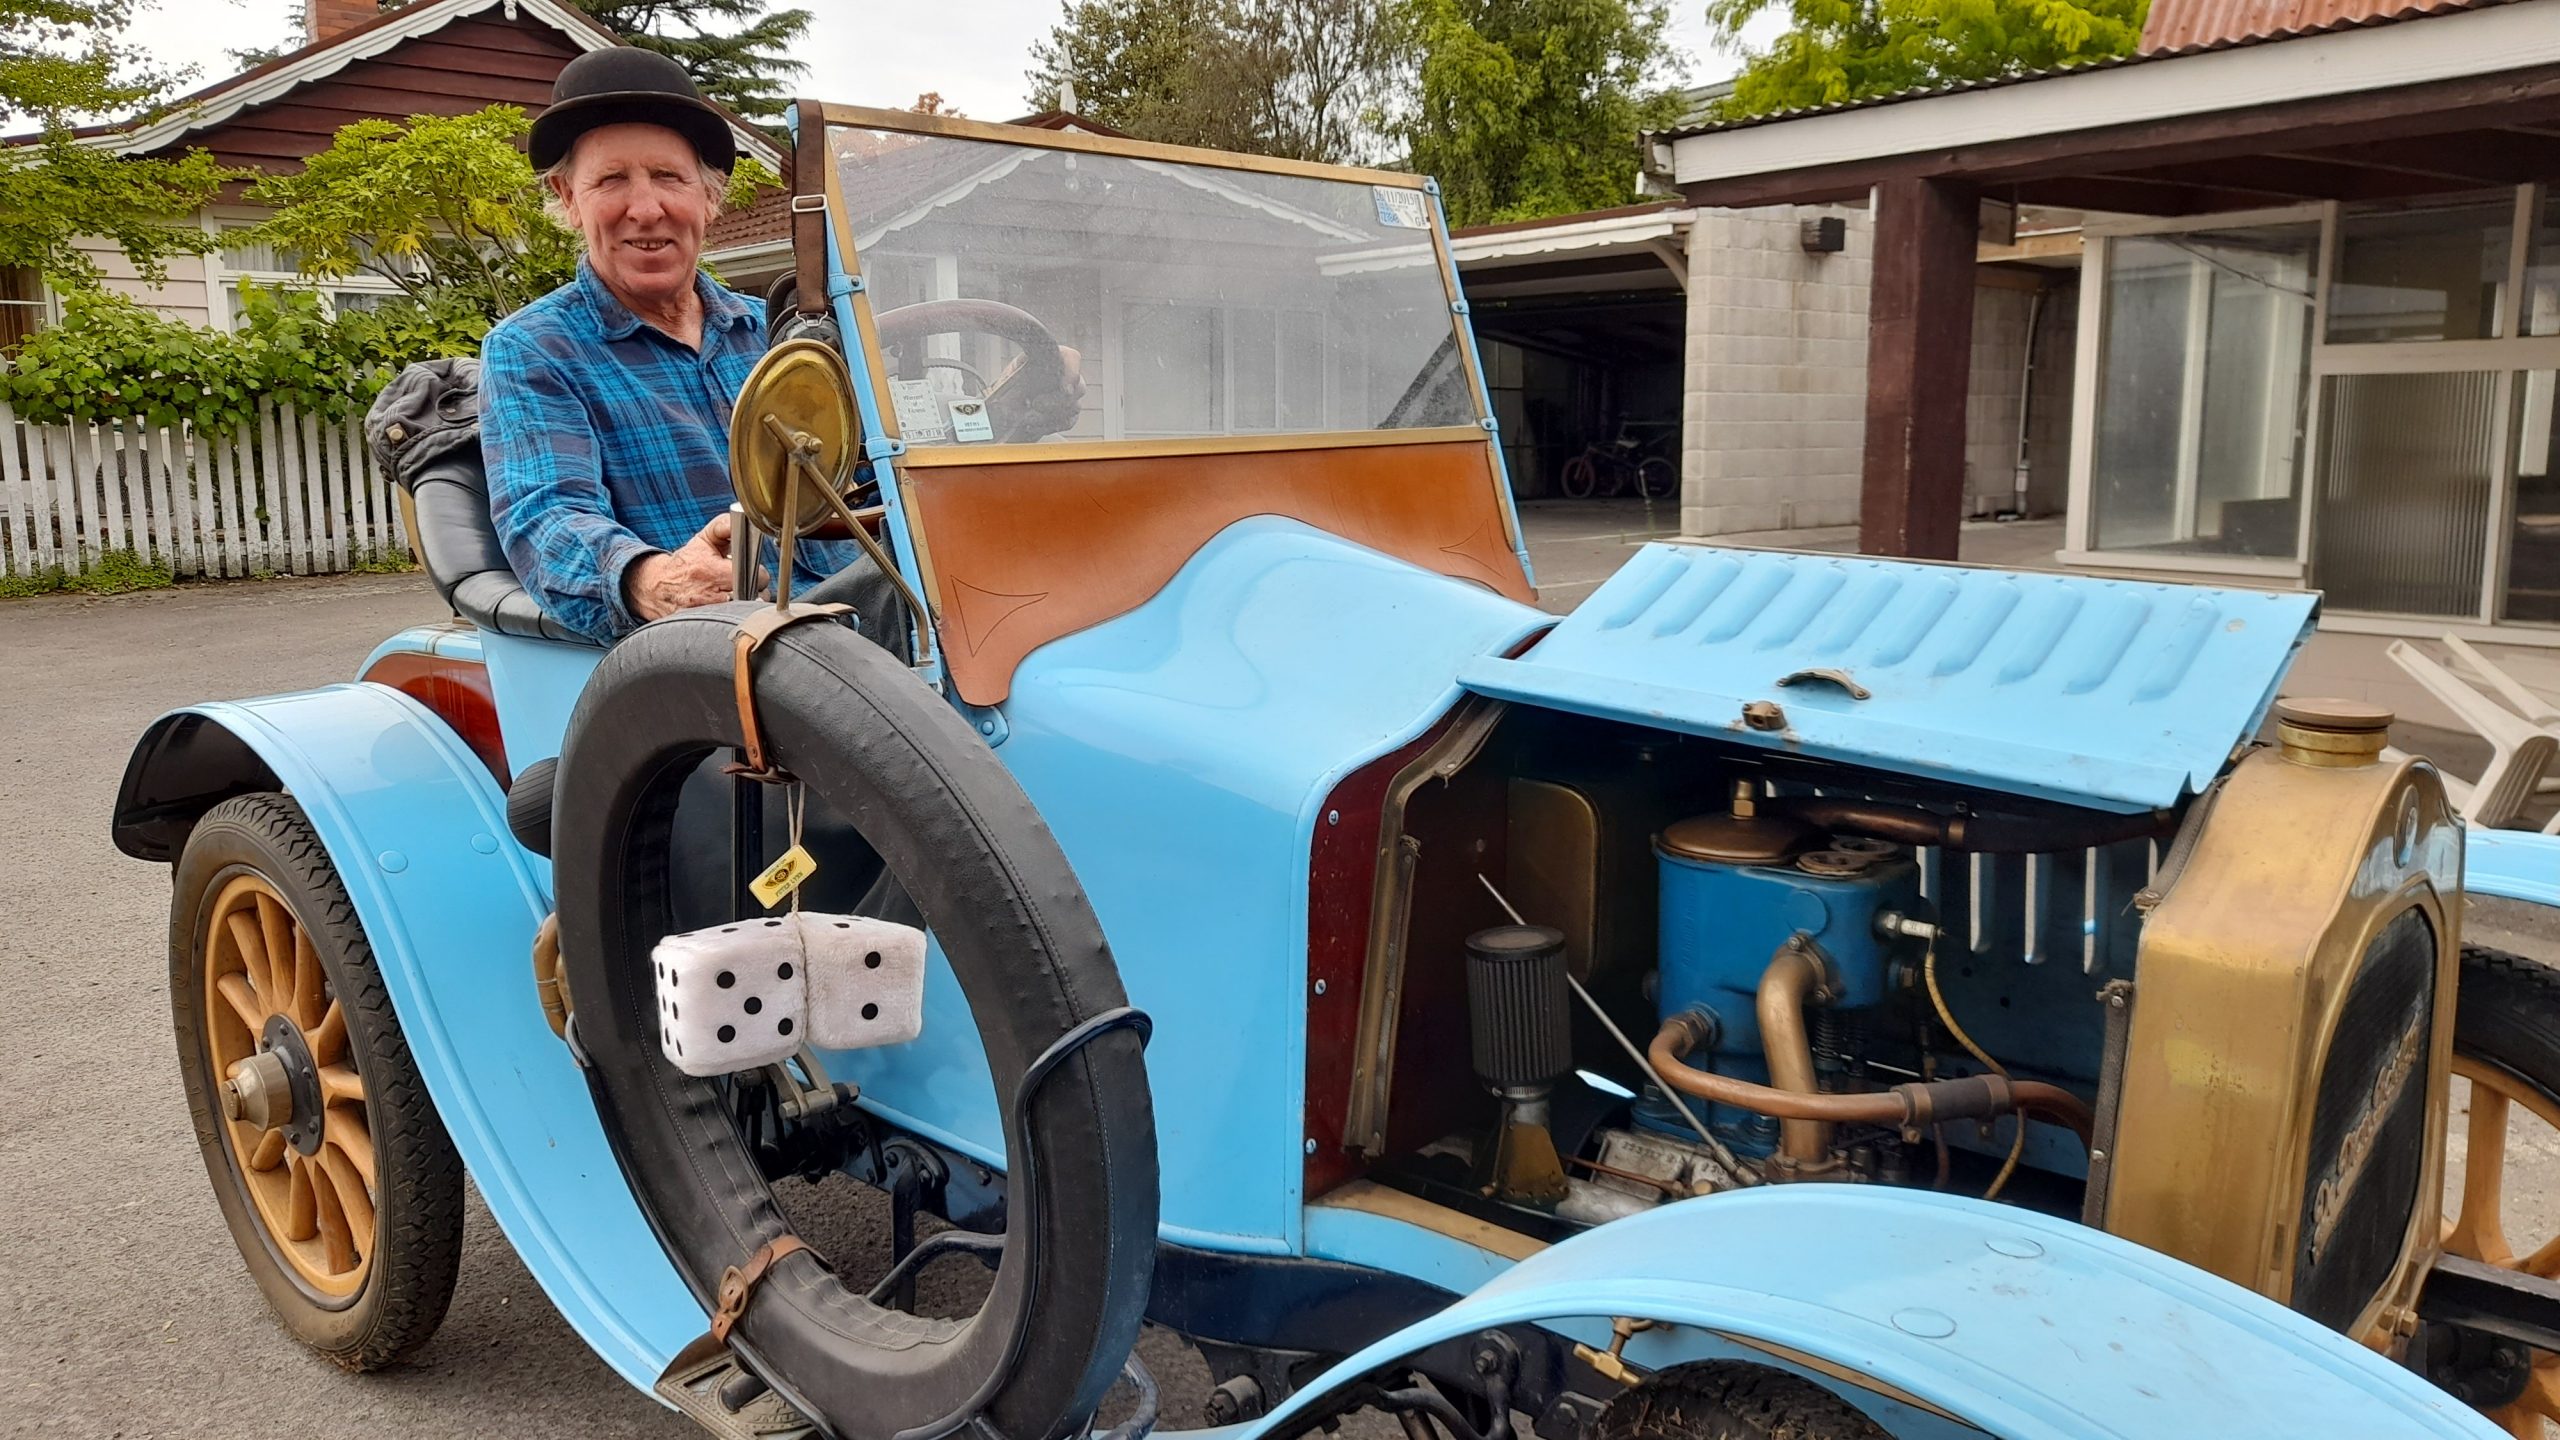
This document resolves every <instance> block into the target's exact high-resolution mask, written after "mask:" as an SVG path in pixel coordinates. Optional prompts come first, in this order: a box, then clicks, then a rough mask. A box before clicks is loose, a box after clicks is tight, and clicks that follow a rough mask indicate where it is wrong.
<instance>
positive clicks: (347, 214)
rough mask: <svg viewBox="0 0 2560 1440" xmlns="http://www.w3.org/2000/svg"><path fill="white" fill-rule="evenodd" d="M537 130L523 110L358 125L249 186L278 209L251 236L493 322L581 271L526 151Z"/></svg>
mask: <svg viewBox="0 0 2560 1440" xmlns="http://www.w3.org/2000/svg"><path fill="white" fill-rule="evenodd" d="M531 128H532V126H531V123H530V122H529V121H527V120H526V119H525V114H524V112H523V111H522V110H519V109H517V108H516V107H515V106H512V105H492V106H490V107H489V108H487V109H485V110H479V111H475V112H473V113H471V114H469V115H453V116H441V115H413V116H411V117H409V121H408V123H407V124H405V125H402V124H397V123H395V122H393V121H389V120H381V119H366V120H358V121H354V122H353V123H351V124H348V125H345V126H343V127H341V128H340V129H339V131H338V133H337V135H336V137H335V138H334V139H333V140H332V141H331V142H330V145H329V148H328V149H326V150H323V151H321V152H320V153H319V154H317V155H314V156H312V157H311V158H310V159H309V160H308V161H306V162H304V165H303V168H302V169H301V170H300V171H299V172H297V173H294V174H290V175H283V174H278V175H269V176H267V177H265V178H263V179H261V180H259V181H258V182H257V183H256V184H254V185H252V186H250V187H249V192H248V199H249V200H250V201H251V202H252V203H253V204H259V205H270V206H273V207H275V213H274V214H272V215H270V216H268V217H267V218H266V219H265V220H263V221H260V222H259V223H258V224H257V225H255V226H253V227H251V228H250V230H249V232H248V234H247V236H246V237H244V238H246V239H248V240H251V241H253V242H259V243H264V244H268V245H273V246H275V247H276V248H277V249H279V250H282V251H286V252H288V253H290V254H292V255H294V256H296V257H297V259H298V264H299V266H300V269H301V271H302V273H304V274H306V275H309V276H312V277H314V278H317V279H323V280H336V279H342V278H344V277H346V276H348V275H352V274H355V273H356V272H357V271H359V270H361V271H365V272H368V273H370V274H373V275H378V276H380V277H381V278H383V279H385V280H388V281H390V282H391V283H393V284H394V285H397V286H399V287H400V289H401V292H402V293H403V294H404V295H405V296H407V297H408V299H409V300H411V301H412V302H414V303H416V304H418V305H420V306H437V307H453V308H454V313H456V314H460V313H462V312H464V311H468V312H470V313H473V314H476V315H478V316H479V317H480V319H481V324H482V326H483V328H485V327H486V324H487V322H489V321H492V320H495V319H496V318H497V317H499V316H501V315H504V314H506V313H507V312H508V311H510V310H513V309H515V308H516V307H517V306H519V305H522V304H523V303H524V302H525V301H527V300H530V299H532V298H534V297H535V296H537V295H540V294H542V293H544V292H545V291H548V290H550V289H551V288H553V287H554V286H556V285H558V284H560V283H561V282H562V281H564V280H566V279H567V278H568V277H569V276H570V274H571V273H572V272H574V271H575V270H576V268H577V255H578V250H577V243H578V242H577V236H575V235H574V234H572V233H570V232H569V231H568V230H567V229H564V228H563V227H562V226H561V225H559V224H558V223H557V222H556V221H554V220H552V219H551V217H549V216H548V215H545V214H544V213H543V212H542V192H541V188H540V186H538V185H537V184H536V183H535V181H534V176H533V166H532V164H531V163H530V162H528V161H527V160H526V159H525V157H524V152H522V151H520V150H518V149H517V148H516V142H517V140H518V139H519V138H520V137H522V136H523V135H524V134H525V132H526V131H528V130H530V129H531Z"/></svg>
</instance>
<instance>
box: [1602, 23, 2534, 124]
mask: <svg viewBox="0 0 2560 1440" xmlns="http://www.w3.org/2000/svg"><path fill="white" fill-rule="evenodd" d="M2155 3H2156V4H2168V3H2173V0H2155ZM2209 3H2219V4H2225V5H2246V4H2248V3H2250V0H2209ZM2274 3H2277V4H2284V3H2294V0H2274ZM2298 3H2301V4H2304V5H2306V6H2309V5H2319V4H2323V3H2326V4H2331V5H2356V4H2363V3H2377V4H2380V5H2381V6H2383V7H2384V8H2382V9H2380V10H2378V11H2376V12H2375V13H2371V14H2338V15H2333V16H2332V17H2331V18H2330V19H2328V20H2326V21H2323V22H2321V23H2319V24H2316V25H2305V26H2303V27H2301V28H2297V29H2293V30H2286V31H2280V32H2275V33H2269V34H2259V35H2247V36H2243V37H2241V38H2238V39H2229V40H2211V41H2201V42H2198V43H2195V44H2191V45H2188V46H2186V47H2184V48H2182V49H2173V50H2149V49H2146V50H2143V51H2141V52H2139V53H2137V54H2133V55H2128V56H2125V57H2124V58H2122V59H2120V60H2097V61H2092V62H2090V63H2089V64H2086V65H2066V66H2064V67H2062V68H2061V69H2058V70H2037V71H2033V72H2031V73H2029V74H2025V75H2003V76H1999V77H1998V78H1996V79H1990V80H1972V81H1967V82H1965V83H1964V84H1961V85H1945V86H1940V87H1938V88H1935V89H1918V90H1901V91H1896V92H1895V93H1893V94H1891V95H1870V96H1868V97H1866V98H1865V99H1861V100H1843V101H1841V102H1840V103H1839V104H1837V105H1815V106H1809V107H1807V108H1805V109H1802V110H1782V111H1779V112H1778V113H1776V114H1773V115H1754V116H1752V117H1750V118H1749V119H1745V120H1726V121H1720V122H1718V123H1715V124H1712V125H1692V126H1689V127H1687V128H1686V129H1680V130H1663V131H1657V132H1655V133H1654V135H1653V137H1652V138H1653V139H1655V140H1658V141H1670V140H1687V139H1690V138H1692V137H1695V136H1699V135H1714V134H1720V133H1723V132H1725V131H1729V130H1748V129H1751V128H1753V127H1754V126H1759V125H1774V124H1776V123H1778V122H1779V121H1782V120H1798V119H1802V118H1804V117H1805V116H1808V115H1836V114H1839V113H1840V112H1842V111H1844V110H1871V109H1874V108H1875V107H1877V106H1879V105H1900V104H1903V103H1905V102H1907V101H1912V100H1929V99H1934V98H1936V97H1937V96H1940V95H1962V94H1966V93H1969V92H1971V91H1975V90H1998V89H2003V88H2005V87H2008V86H2011V85H2032V84H2035V83H2036V82H2037V81H2040V80H2060V79H2065V78H2067V77H2070V76H2073V75H2086V74H2090V73H2092V72H2094V71H2099V70H2120V69H2123V68H2124V67H2126V66H2128V65H2152V64H2157V63H2159V62H2160V61H2163V60H2174V59H2176V58H2178V57H2179V56H2181V55H2202V54H2207V53H2210V52H2213V51H2218V50H2237V49H2241V48H2243V47H2246V46H2250V45H2271V44H2274V43H2277V42H2278V41H2283V40H2298V39H2301V38H2303V37H2304V36H2309V35H2327V34H2333V33H2336V32H2338V31H2344V30H2360V29H2365V28H2368V27H2371V26H2376V25H2395V24H2398V23H2400V22H2402V21H2404V20H2422V19H2425V18H2427V17H2428V16H2431V15H2439V14H2446V13H2450V12H2452V11H2456V10H2488V9H2492V8H2495V7H2497V6H2500V5H2535V4H2551V3H2552V0H2415V3H2410V0H2403V3H2402V4H2400V5H2397V6H2393V5H2391V4H2390V3H2389V0H2298ZM2555 8H2560V6H2556V7H2555Z"/></svg>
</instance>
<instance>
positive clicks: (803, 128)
mask: <svg viewBox="0 0 2560 1440" xmlns="http://www.w3.org/2000/svg"><path fill="white" fill-rule="evenodd" d="M796 103H797V104H798V105H799V107H800V138H799V141H798V143H797V144H795V145H793V146H792V147H791V260H792V264H793V266H794V268H795V270H796V271H797V273H798V277H799V278H798V280H797V281H796V282H795V283H796V284H797V286H798V288H799V292H800V294H799V301H800V313H801V314H802V315H805V316H808V317H810V318H811V319H816V318H818V317H820V316H823V315H825V314H826V313H827V208H826V206H827V126H826V121H825V120H824V119H823V118H821V117H823V116H824V115H825V114H826V107H825V106H823V105H820V104H819V103H818V102H817V101H815V100H801V101H798V102H796Z"/></svg>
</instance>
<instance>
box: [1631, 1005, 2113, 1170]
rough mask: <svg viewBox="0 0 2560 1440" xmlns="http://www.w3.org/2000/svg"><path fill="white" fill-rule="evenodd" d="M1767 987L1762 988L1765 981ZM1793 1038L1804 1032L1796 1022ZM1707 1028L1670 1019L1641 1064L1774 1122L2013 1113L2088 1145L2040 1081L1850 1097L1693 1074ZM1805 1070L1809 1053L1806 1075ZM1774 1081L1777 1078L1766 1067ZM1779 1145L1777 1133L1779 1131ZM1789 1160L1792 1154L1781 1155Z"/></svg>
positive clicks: (1898, 1120) (1978, 1082)
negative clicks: (2065, 1130)
mask: <svg viewBox="0 0 2560 1440" xmlns="http://www.w3.org/2000/svg"><path fill="white" fill-rule="evenodd" d="M1764 983H1765V982H1764ZM1798 1023H1799V1028H1798V1031H1797V1033H1798V1034H1802V1033H1803V1032H1802V1029H1801V1021H1799V1022H1798ZM1706 1031H1707V1022H1706V1020H1705V1019H1704V1018H1703V1017H1700V1016H1696V1015H1674V1016H1672V1017H1671V1019H1670V1020H1668V1021H1666V1022H1665V1023H1664V1024H1663V1027H1662V1030H1661V1032H1660V1033H1659V1034H1657V1035H1655V1036H1654V1037H1653V1044H1652V1046H1651V1047H1650V1048H1649V1049H1648V1050H1647V1052H1646V1058H1648V1059H1650V1060H1651V1061H1652V1062H1653V1068H1654V1069H1656V1070H1657V1071H1660V1072H1661V1074H1662V1078H1663V1080H1664V1082H1665V1083H1667V1084H1669V1085H1670V1086H1671V1087H1672V1088H1673V1089H1675V1090H1678V1091H1679V1092H1681V1093H1682V1094H1684V1095H1695V1096H1697V1097H1698V1098H1699V1099H1701V1100H1708V1101H1712V1102H1714V1103H1716V1104H1718V1105H1731V1106H1734V1107H1736V1108H1738V1109H1743V1110H1749V1111H1752V1112H1754V1113H1756V1114H1761V1115H1769V1116H1774V1117H1776V1118H1777V1119H1778V1120H1780V1121H1787V1120H1815V1121H1821V1122H1823V1123H1825V1124H1831V1125H1890V1126H1893V1127H1895V1128H1897V1129H1925V1128H1927V1127H1928V1126H1930V1125H1932V1124H1935V1123H1937V1122H1940V1121H1946V1120H1980V1119H1988V1118H1990V1117H1991V1116H1994V1115H2003V1114H2007V1113H2009V1112H2011V1111H2018V1112H2021V1113H2026V1114H2033V1115H2039V1116H2042V1117H2045V1118H2047V1119H2050V1120H2053V1121H2055V1122H2056V1123H2058V1124H2062V1125H2065V1126H2068V1127H2069V1128H2070V1129H2071V1130H2072V1131H2073V1132H2074V1133H2075V1134H2077V1135H2079V1136H2080V1138H2081V1139H2082V1140H2084V1141H2085V1140H2087V1139H2088V1138H2089V1134H2090V1131H2091V1128H2092V1126H2093V1124H2094V1117H2093V1116H2092V1115H2091V1113H2090V1110H2089V1107H2088V1105H2087V1103H2086V1102H2084V1101H2082V1100H2081V1099H2080V1097H2079V1096H2077V1095H2074V1094H2072V1093H2071V1092H2070V1091H2068V1090H2065V1089H2063V1088H2062V1087H2061V1086H2059V1085H2048V1084H2046V1083H2045V1082H2043V1081H2041V1080H2017V1081H2004V1080H2002V1079H2000V1078H1999V1077H1998V1076H1996V1075H1972V1076H1967V1077H1966V1078H1964V1079H1961V1080H1932V1081H1927V1082H1925V1083H1923V1082H1915V1083H1912V1084H1908V1085H1897V1086H1895V1087H1893V1088H1892V1089H1890V1090H1870V1091H1863V1092H1859V1093H1854V1094H1831V1093H1826V1092H1821V1091H1810V1092H1809V1091H1799V1090H1791V1089H1780V1088H1778V1087H1776V1086H1772V1085H1754V1084H1752V1083H1751V1082H1750V1081H1748V1080H1736V1079H1733V1078H1732V1077H1730V1076H1725V1075H1718V1074H1715V1073H1713V1072H1711V1071H1706V1070H1699V1069H1695V1068H1693V1067H1691V1066H1689V1065H1687V1064H1686V1063H1684V1062H1683V1057H1685V1056H1686V1055H1688V1053H1689V1052H1690V1051H1692V1050H1694V1049H1696V1048H1697V1047H1698V1046H1699V1045H1701V1044H1703V1043H1704V1042H1705V1040H1706ZM1810 1068H1811V1059H1810V1052H1808V1058H1807V1069H1808V1070H1810ZM1770 1073H1771V1075H1772V1076H1775V1075H1776V1074H1777V1073H1778V1072H1777V1070H1776V1069H1774V1068H1772V1070H1771V1071H1770ZM1781 1138H1782V1142H1783V1132H1782V1136H1781ZM1785 1153H1786V1154H1787V1155H1788V1157H1789V1158H1790V1159H1794V1158H1795V1152H1794V1151H1793V1150H1788V1151H1786V1152H1785Z"/></svg>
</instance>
